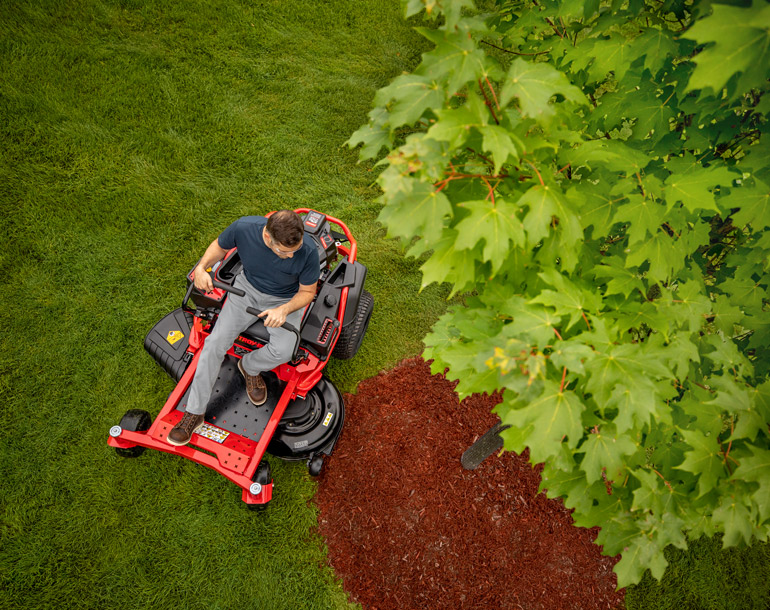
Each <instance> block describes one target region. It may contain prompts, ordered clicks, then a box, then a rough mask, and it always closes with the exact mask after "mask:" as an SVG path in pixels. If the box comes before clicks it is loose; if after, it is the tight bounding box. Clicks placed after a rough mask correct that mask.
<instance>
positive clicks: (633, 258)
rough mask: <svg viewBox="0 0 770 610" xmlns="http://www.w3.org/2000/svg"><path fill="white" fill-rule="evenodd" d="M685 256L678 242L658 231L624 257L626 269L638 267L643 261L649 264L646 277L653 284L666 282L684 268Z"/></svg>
mask: <svg viewBox="0 0 770 610" xmlns="http://www.w3.org/2000/svg"><path fill="white" fill-rule="evenodd" d="M685 256H687V254H686V252H684V248H682V244H681V243H680V242H679V240H675V239H674V238H673V237H669V235H668V234H667V233H664V232H663V231H658V232H657V233H655V234H654V235H653V237H652V239H648V240H647V241H644V242H642V243H641V244H637V245H636V246H635V248H634V249H633V250H632V251H631V253H630V254H629V255H628V256H627V257H626V267H639V266H641V265H642V263H644V262H645V261H648V262H649V263H650V268H649V270H648V272H647V277H648V278H649V279H650V280H653V281H654V282H664V283H665V282H666V281H667V280H668V278H670V277H672V276H673V275H674V274H675V273H676V272H677V271H679V270H680V269H681V268H682V267H683V266H684V258H685Z"/></svg>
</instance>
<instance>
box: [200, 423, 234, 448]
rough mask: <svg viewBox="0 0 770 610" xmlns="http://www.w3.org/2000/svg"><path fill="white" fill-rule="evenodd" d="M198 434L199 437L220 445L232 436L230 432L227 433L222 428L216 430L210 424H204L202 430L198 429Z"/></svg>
mask: <svg viewBox="0 0 770 610" xmlns="http://www.w3.org/2000/svg"><path fill="white" fill-rule="evenodd" d="M197 434H198V436H203V437H205V438H208V439H210V440H212V441H214V442H216V443H219V444H220V445H221V444H222V443H224V442H225V439H226V438H227V437H228V436H230V433H229V432H225V431H224V430H222V429H221V428H215V427H214V426H212V425H210V424H203V425H202V426H201V427H200V428H198V432H197Z"/></svg>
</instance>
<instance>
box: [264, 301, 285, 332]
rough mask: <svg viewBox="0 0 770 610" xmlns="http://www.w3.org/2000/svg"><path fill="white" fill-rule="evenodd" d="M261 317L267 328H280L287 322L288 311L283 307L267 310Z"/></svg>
mask: <svg viewBox="0 0 770 610" xmlns="http://www.w3.org/2000/svg"><path fill="white" fill-rule="evenodd" d="M259 317H260V318H262V319H263V320H264V322H265V326H269V327H270V328H278V327H279V326H283V323H284V322H286V309H285V308H284V306H283V305H281V306H280V307H275V308H273V309H266V310H265V311H263V312H262V313H261V314H259Z"/></svg>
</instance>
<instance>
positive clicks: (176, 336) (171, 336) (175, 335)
mask: <svg viewBox="0 0 770 610" xmlns="http://www.w3.org/2000/svg"><path fill="white" fill-rule="evenodd" d="M181 339H184V333H183V332H182V331H181V330H172V331H170V332H169V333H168V334H167V335H166V341H168V342H169V344H171V345H174V343H176V342H177V341H179V340H181Z"/></svg>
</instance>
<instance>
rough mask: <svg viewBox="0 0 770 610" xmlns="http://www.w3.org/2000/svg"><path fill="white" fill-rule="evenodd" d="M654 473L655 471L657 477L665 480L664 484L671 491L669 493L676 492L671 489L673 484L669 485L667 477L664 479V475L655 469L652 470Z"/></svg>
mask: <svg viewBox="0 0 770 610" xmlns="http://www.w3.org/2000/svg"><path fill="white" fill-rule="evenodd" d="M652 471H653V472H654V473H655V474H657V475H658V476H659V477H660V478H661V479H663V482H664V483H665V484H666V487H668V490H669V491H674V489H673V488H672V487H671V483H669V482H668V481H666V477H664V476H663V475H662V474H660V473H659V472H658V471H657V470H655V469H654V468H653V469H652Z"/></svg>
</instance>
